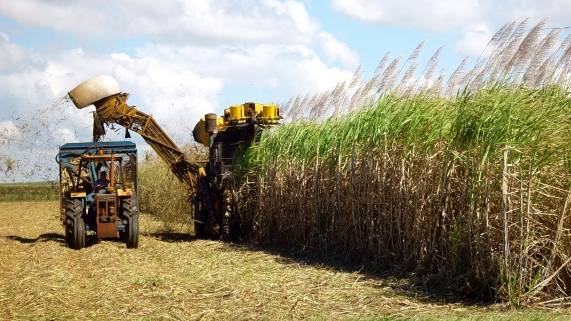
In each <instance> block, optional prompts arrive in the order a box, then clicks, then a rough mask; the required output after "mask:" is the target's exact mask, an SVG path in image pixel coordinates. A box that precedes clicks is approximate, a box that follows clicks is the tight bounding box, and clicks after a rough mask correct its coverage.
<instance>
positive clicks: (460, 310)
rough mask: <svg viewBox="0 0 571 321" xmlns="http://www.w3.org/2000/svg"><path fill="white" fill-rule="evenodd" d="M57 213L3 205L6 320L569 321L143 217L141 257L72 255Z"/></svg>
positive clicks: (98, 252) (109, 247)
mask: <svg viewBox="0 0 571 321" xmlns="http://www.w3.org/2000/svg"><path fill="white" fill-rule="evenodd" d="M57 206H58V204H57V203H56V202H27V203H26V202H19V203H17V202H14V203H8V202H6V203H0V320H244V319H254V320H259V319H264V320H290V319H296V320H297V319H313V320H338V319H343V320H345V319H350V320H401V319H412V320H463V319H468V320H496V319H504V320H505V319H507V320H521V319H529V320H550V321H552V320H571V314H569V312H570V311H544V310H529V309H526V310H513V309H510V308H507V307H505V306H502V305H492V306H472V305H465V304H462V303H449V302H446V300H445V299H442V298H440V299H438V298H433V297H430V296H427V295H426V294H423V293H426V292H423V291H421V289H417V288H415V287H414V286H412V285H410V282H409V281H407V280H406V279H397V278H394V277H381V276H376V277H372V276H370V275H365V274H361V273H359V272H358V271H346V270H343V269H339V268H335V267H333V266H327V265H324V264H320V263H307V262H306V261H303V260H301V259H296V258H295V257H293V258H292V257H284V256H281V255H278V254H274V253H271V252H269V251H264V250H260V249H256V248H252V247H248V246H245V245H241V246H238V245H232V244H224V243H221V242H213V241H202V240H195V239H193V238H192V237H191V236H189V235H188V234H186V233H183V232H172V231H170V232H165V231H164V229H163V228H162V225H161V224H160V223H159V222H157V221H155V220H153V219H152V218H150V217H149V216H146V215H143V217H142V220H141V228H142V235H141V239H140V247H139V248H138V249H127V248H125V245H124V244H123V243H120V242H115V241H103V242H100V243H94V242H93V241H92V242H90V243H89V246H88V247H87V248H85V249H82V250H80V251H75V250H70V249H68V248H66V247H65V244H64V240H63V228H62V227H61V226H60V224H59V221H58V207H57Z"/></svg>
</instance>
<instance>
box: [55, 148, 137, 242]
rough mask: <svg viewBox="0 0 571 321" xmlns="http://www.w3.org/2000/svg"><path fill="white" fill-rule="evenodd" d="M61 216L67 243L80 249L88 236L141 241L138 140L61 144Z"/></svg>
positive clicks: (59, 159)
mask: <svg viewBox="0 0 571 321" xmlns="http://www.w3.org/2000/svg"><path fill="white" fill-rule="evenodd" d="M57 160H58V163H59V165H60V170H59V172H60V189H61V190H60V217H61V220H62V224H63V225H64V226H65V237H66V243H67V245H68V246H69V247H71V248H75V249H80V248H82V247H84V246H85V235H86V234H87V232H88V231H93V232H95V234H96V236H97V239H112V238H120V239H122V240H123V241H125V243H127V247H129V248H134V247H137V246H138V230H139V228H138V225H139V224H138V203H137V197H136V195H137V149H136V146H135V144H134V143H132V142H128V141H124V142H90V143H69V144H65V145H63V146H61V148H60V152H59V154H58V157H57Z"/></svg>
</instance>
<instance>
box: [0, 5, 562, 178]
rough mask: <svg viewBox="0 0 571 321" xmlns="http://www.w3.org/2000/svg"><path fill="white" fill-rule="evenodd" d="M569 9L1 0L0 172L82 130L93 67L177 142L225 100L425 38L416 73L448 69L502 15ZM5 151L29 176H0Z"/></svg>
mask: <svg viewBox="0 0 571 321" xmlns="http://www.w3.org/2000/svg"><path fill="white" fill-rule="evenodd" d="M568 12H571V0H552V1H539V0H506V1H493V0H409V1H404V0H400V1H397V0H384V1H374V0H353V1H343V0H331V1H313V0H312V1H310V0H305V1H303V0H284V1H280V0H259V1H258V0H240V1H230V0H201V1H198V0H196V1H184V0H164V1H152V0H110V1H106V2H101V1H96V0H84V1H70V0H57V1H45V0H18V1H2V2H0V88H2V89H1V90H0V106H1V107H0V181H5V180H14V179H22V178H23V177H26V176H30V175H31V176H30V177H37V175H38V174H37V173H36V172H37V171H36V172H34V170H33V167H34V166H33V165H32V164H33V163H35V162H30V161H28V159H29V158H30V155H31V154H34V155H35V156H37V155H45V157H44V158H46V159H49V160H50V161H51V159H52V155H53V154H54V153H55V151H56V150H57V146H58V145H60V144H62V143H65V142H68V141H81V140H89V139H90V136H89V135H90V133H91V116H90V114H89V110H87V109H86V110H81V111H77V110H75V109H74V108H73V106H70V105H69V104H67V105H66V104H62V103H61V97H64V96H65V95H66V93H67V91H69V90H70V89H72V88H73V87H74V86H75V85H76V84H78V83H79V82H81V81H83V80H85V79H88V78H90V77H92V76H95V75H98V74H109V75H112V76H113V77H115V78H117V79H118V81H119V82H120V84H121V86H122V89H123V90H124V91H126V92H129V93H130V94H131V99H130V102H131V103H132V104H136V105H138V106H139V108H140V109H141V110H143V111H145V112H148V113H151V114H152V115H153V116H155V118H157V120H158V121H159V123H161V124H162V125H163V126H164V127H165V129H166V130H167V132H169V133H170V134H171V135H172V136H173V137H174V139H175V140H176V141H177V142H179V143H185V142H188V141H189V140H190V138H191V135H190V130H191V129H192V127H193V125H194V123H195V122H196V121H197V120H198V118H199V117H200V116H201V115H203V114H204V113H206V112H211V111H215V112H218V113H219V112H221V111H222V109H223V108H224V107H225V106H227V105H229V104H234V103H242V102H244V101H273V102H283V101H285V100H287V99H288V98H290V97H292V96H296V95H305V94H307V93H315V92H318V91H323V90H327V89H329V88H331V87H333V86H335V85H336V84H337V83H339V82H341V81H344V80H347V79H350V78H351V76H352V74H353V72H354V70H355V69H356V68H357V67H358V66H359V65H361V66H362V69H363V71H364V73H365V76H367V75H370V74H371V73H372V72H373V70H374V69H375V67H376V65H377V63H378V61H379V59H380V58H381V57H382V56H383V55H384V54H385V53H386V52H390V53H391V57H393V58H394V57H397V56H400V57H402V58H403V59H406V57H407V56H408V55H409V54H410V53H411V51H412V50H413V49H414V48H415V47H416V46H417V45H418V44H419V43H420V42H421V41H426V45H425V46H424V48H423V51H422V54H421V56H420V59H419V61H418V62H419V70H422V68H423V66H424V64H425V63H426V61H427V60H428V59H429V58H430V57H431V55H432V54H433V53H434V52H435V51H436V50H437V48H439V47H441V46H442V47H444V48H443V51H442V55H441V57H440V64H439V68H438V72H440V69H441V68H443V69H444V70H445V72H448V73H450V72H451V71H452V70H453V69H454V68H455V67H456V66H457V64H458V63H459V62H460V61H461V60H462V58H463V57H471V59H472V61H474V59H475V58H477V57H478V55H479V54H480V53H481V52H482V50H483V48H484V47H485V45H486V43H487V41H488V40H489V38H490V37H491V35H492V34H493V32H495V30H497V29H498V28H499V27H501V26H502V25H503V24H505V23H507V22H510V21H513V20H518V19H523V18H530V23H531V24H532V23H533V22H536V21H539V20H540V19H543V18H549V23H548V25H549V26H553V27H563V26H568V25H569V24H570V22H571V21H569V18H568V17H567V14H566V13H568ZM138 141H139V142H140V140H138ZM142 147H143V148H145V147H144V145H142ZM7 159H11V160H15V164H16V166H17V167H18V168H19V169H20V173H24V174H20V175H19V176H18V175H16V176H17V177H15V176H13V175H12V176H10V175H8V174H7V172H5V170H6V167H7V165H6V164H7V163H6V162H7ZM32 172H34V174H30V173H32ZM53 174H54V173H53V172H50V173H48V174H47V175H48V176H49V175H52V176H53ZM34 175H35V176H34Z"/></svg>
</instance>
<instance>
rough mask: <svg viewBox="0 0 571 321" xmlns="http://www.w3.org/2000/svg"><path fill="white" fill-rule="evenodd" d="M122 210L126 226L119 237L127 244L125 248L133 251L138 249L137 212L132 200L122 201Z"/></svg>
mask: <svg viewBox="0 0 571 321" xmlns="http://www.w3.org/2000/svg"><path fill="white" fill-rule="evenodd" d="M122 208H123V215H124V216H125V217H126V218H127V226H126V227H125V232H123V233H121V234H122V235H121V236H122V238H123V240H124V241H125V243H126V244H127V248H129V249H134V248H137V247H139V211H138V210H137V207H136V205H135V201H134V199H127V200H124V201H123V203H122Z"/></svg>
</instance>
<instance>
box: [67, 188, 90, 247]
mask: <svg viewBox="0 0 571 321" xmlns="http://www.w3.org/2000/svg"><path fill="white" fill-rule="evenodd" d="M65 241H66V245H67V246H68V247H69V248H72V249H75V250H79V249H81V248H83V247H85V221H84V219H83V202H82V201H81V200H80V199H71V200H67V201H66V226H65Z"/></svg>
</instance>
